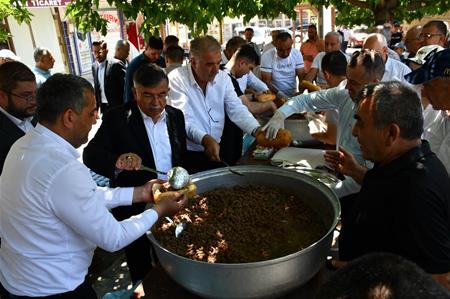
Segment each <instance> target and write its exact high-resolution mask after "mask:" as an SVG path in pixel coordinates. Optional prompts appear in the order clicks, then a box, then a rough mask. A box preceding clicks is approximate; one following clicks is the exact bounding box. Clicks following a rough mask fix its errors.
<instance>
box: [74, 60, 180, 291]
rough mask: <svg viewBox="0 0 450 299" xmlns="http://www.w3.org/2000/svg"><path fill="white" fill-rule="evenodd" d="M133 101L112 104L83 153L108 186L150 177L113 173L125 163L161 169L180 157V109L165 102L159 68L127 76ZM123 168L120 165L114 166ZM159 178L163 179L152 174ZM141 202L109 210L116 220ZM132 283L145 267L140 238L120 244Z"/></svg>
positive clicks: (147, 259)
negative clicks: (131, 85)
mask: <svg viewBox="0 0 450 299" xmlns="http://www.w3.org/2000/svg"><path fill="white" fill-rule="evenodd" d="M133 82H134V87H133V94H134V98H135V101H131V102H127V103H126V104H124V105H122V106H120V107H117V108H114V109H112V110H110V111H109V112H108V114H107V115H106V116H105V117H104V119H103V122H102V124H101V126H100V128H99V130H98V131H97V134H96V135H95V137H94V138H93V139H92V140H91V142H89V144H88V145H87V147H86V148H85V150H84V153H83V161H84V163H85V164H86V165H87V166H88V167H89V168H91V169H92V170H94V171H95V172H97V173H99V174H101V175H104V176H106V177H108V178H110V179H111V182H112V184H113V186H116V187H119V186H120V187H125V186H127V187H129V186H139V185H141V184H142V183H143V182H148V181H149V180H150V179H153V178H155V175H154V174H153V173H150V172H146V171H141V170H134V171H126V170H124V171H120V172H119V171H117V168H119V165H123V163H130V164H132V165H134V166H135V167H136V168H139V166H140V165H145V166H148V167H151V168H155V169H158V170H161V171H163V172H167V171H168V170H169V169H170V168H172V167H174V166H183V163H184V162H185V160H186V158H185V155H186V131H185V124H184V116H183V113H182V112H181V110H178V109H176V108H173V107H171V106H166V97H167V93H168V91H169V85H168V84H169V82H168V78H167V76H166V74H165V73H164V71H163V70H162V69H161V68H159V67H158V66H156V65H154V64H145V65H143V66H141V67H140V68H139V69H138V70H137V71H136V72H135V74H134V77H133ZM120 168H122V169H123V167H120ZM158 178H160V179H167V178H166V177H165V176H164V175H163V176H161V175H158ZM144 208H145V204H133V205H132V206H128V207H119V208H115V209H113V214H114V215H115V217H116V218H117V219H118V220H123V219H126V218H129V217H130V216H132V215H137V214H139V213H141V212H142V211H143V210H144ZM125 253H126V257H127V262H128V267H129V268H130V275H131V279H132V281H133V283H136V282H137V281H138V280H141V279H143V278H144V276H145V275H146V274H147V272H148V271H149V270H150V269H151V267H152V266H151V256H150V243H149V241H148V240H147V238H146V236H142V237H141V238H140V239H138V240H137V241H135V242H133V243H132V244H130V245H129V246H127V247H126V248H125Z"/></svg>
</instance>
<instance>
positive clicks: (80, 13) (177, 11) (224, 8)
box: [67, 0, 297, 35]
mask: <svg viewBox="0 0 450 299" xmlns="http://www.w3.org/2000/svg"><path fill="white" fill-rule="evenodd" d="M108 3H109V4H110V5H112V6H115V7H117V8H118V9H120V10H122V11H123V13H124V15H125V16H126V17H128V18H133V19H135V18H136V17H137V15H138V14H139V13H142V14H143V15H144V24H143V28H142V30H143V32H144V33H156V32H157V30H158V28H159V26H160V25H161V24H164V23H165V21H166V20H167V19H168V20H170V21H171V22H178V23H181V24H185V25H187V26H188V27H189V28H190V29H191V30H192V31H193V33H194V35H198V34H201V33H204V32H206V30H207V29H208V24H211V23H212V22H213V21H214V20H218V21H220V20H223V18H224V17H225V16H229V17H238V16H244V21H249V20H250V19H251V18H252V17H254V16H257V15H258V16H260V17H263V18H275V17H277V16H278V15H279V14H280V13H284V14H286V15H288V16H290V17H292V18H294V17H295V12H294V10H293V8H294V6H295V5H296V4H297V0H284V1H279V0H277V1H274V0H245V1H244V0H108ZM98 4H99V1H98V0H77V1H73V2H72V3H71V4H70V5H69V6H68V8H67V16H69V18H70V19H71V20H72V21H73V22H74V23H75V25H76V26H77V28H78V29H79V30H80V31H84V32H87V31H92V30H93V29H96V30H97V31H100V32H102V34H105V33H106V30H107V22H106V21H105V20H103V19H101V17H100V16H99V14H98V13H97V12H96V10H95V9H96V8H97V7H98Z"/></svg>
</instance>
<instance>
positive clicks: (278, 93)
mask: <svg viewBox="0 0 450 299" xmlns="http://www.w3.org/2000/svg"><path fill="white" fill-rule="evenodd" d="M277 98H279V99H284V100H287V99H289V97H288V95H287V94H285V93H284V92H282V91H281V90H279V91H278V92H277Z"/></svg>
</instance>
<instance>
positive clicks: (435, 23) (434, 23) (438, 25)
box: [422, 20, 448, 35]
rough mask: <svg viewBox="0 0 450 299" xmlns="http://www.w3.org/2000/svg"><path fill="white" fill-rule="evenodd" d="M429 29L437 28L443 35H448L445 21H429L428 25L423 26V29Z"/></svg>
mask: <svg viewBox="0 0 450 299" xmlns="http://www.w3.org/2000/svg"><path fill="white" fill-rule="evenodd" d="M429 27H436V28H437V30H438V31H439V32H440V33H442V34H443V35H447V31H448V30H447V26H446V25H445V23H444V22H443V21H440V20H433V21H429V22H428V23H426V24H425V25H423V27H422V29H423V28H429Z"/></svg>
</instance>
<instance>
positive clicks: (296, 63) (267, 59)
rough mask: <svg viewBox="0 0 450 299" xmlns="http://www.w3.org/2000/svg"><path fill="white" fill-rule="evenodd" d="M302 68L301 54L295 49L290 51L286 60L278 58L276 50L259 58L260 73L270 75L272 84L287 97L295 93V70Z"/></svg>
mask: <svg viewBox="0 0 450 299" xmlns="http://www.w3.org/2000/svg"><path fill="white" fill-rule="evenodd" d="M303 66H304V64H303V57H302V54H300V52H299V51H298V50H297V49H295V48H292V49H291V53H290V54H289V56H288V57H287V58H281V57H279V56H278V55H277V50H276V48H273V49H271V50H269V51H267V52H266V53H264V54H263V55H262V57H261V72H266V73H272V84H273V85H274V86H275V87H276V88H277V89H278V90H280V91H282V92H284V93H285V94H286V95H288V96H293V95H294V94H295V93H296V92H297V76H296V70H298V69H301V68H303Z"/></svg>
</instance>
